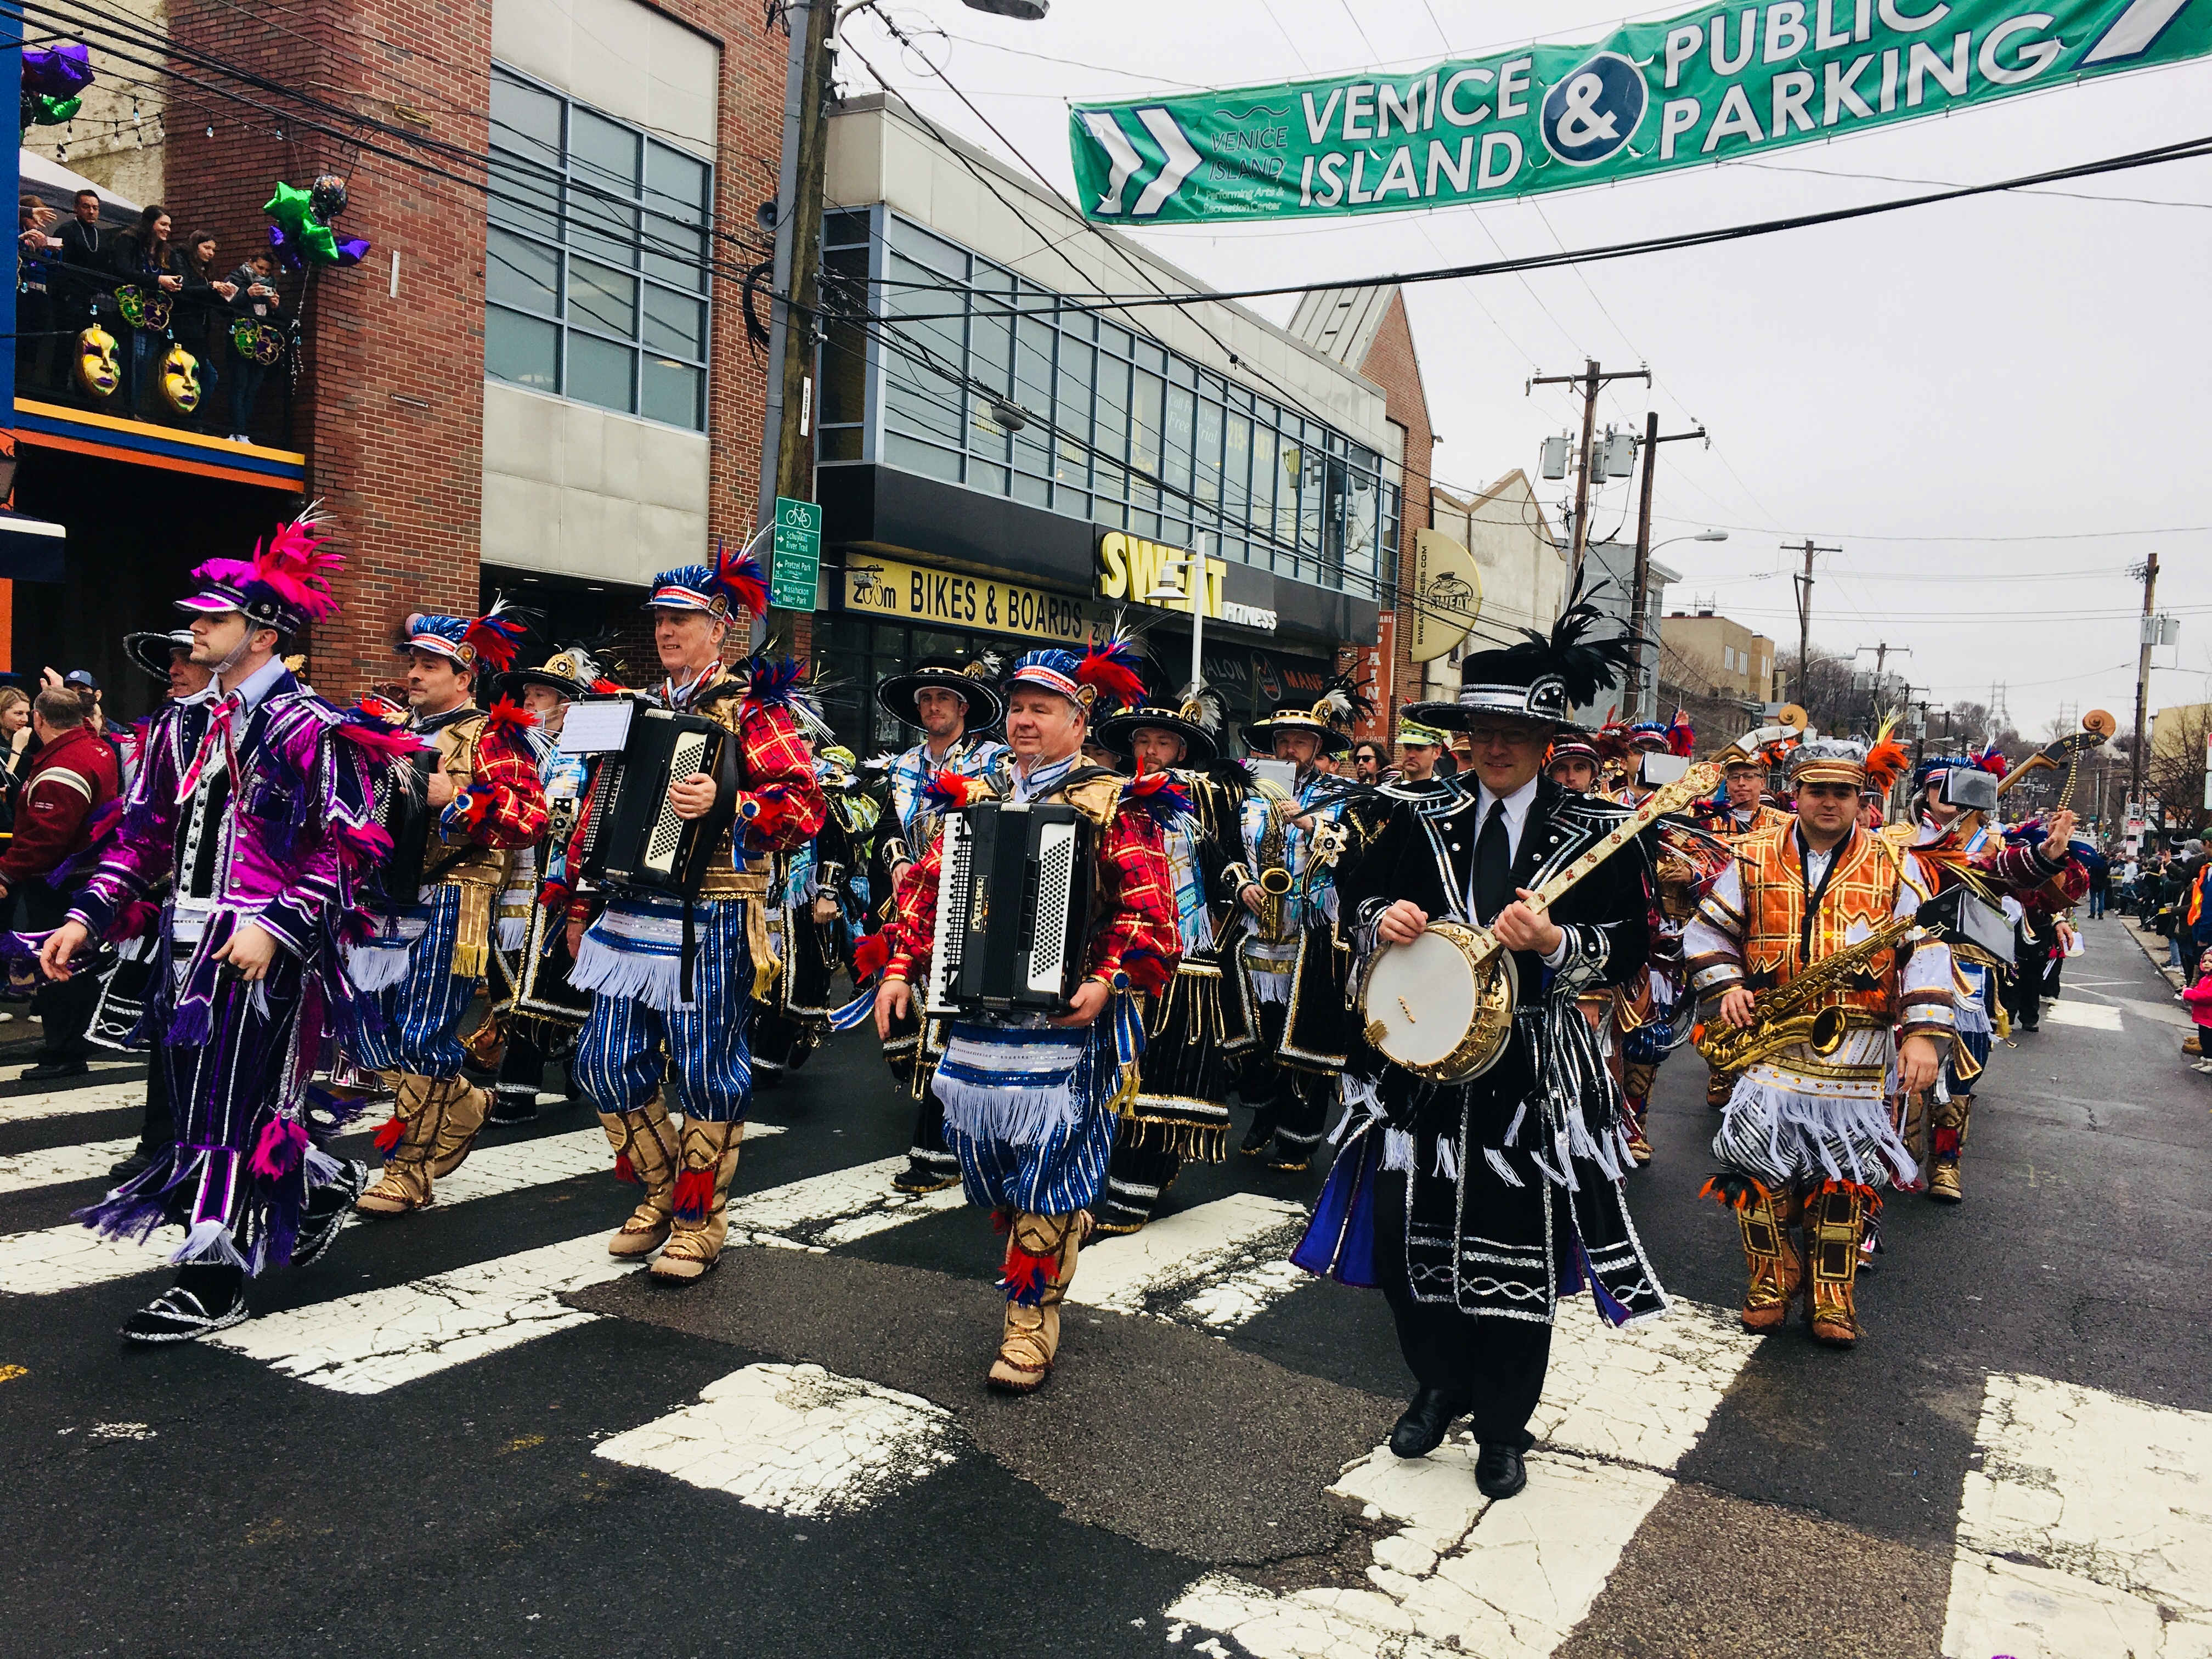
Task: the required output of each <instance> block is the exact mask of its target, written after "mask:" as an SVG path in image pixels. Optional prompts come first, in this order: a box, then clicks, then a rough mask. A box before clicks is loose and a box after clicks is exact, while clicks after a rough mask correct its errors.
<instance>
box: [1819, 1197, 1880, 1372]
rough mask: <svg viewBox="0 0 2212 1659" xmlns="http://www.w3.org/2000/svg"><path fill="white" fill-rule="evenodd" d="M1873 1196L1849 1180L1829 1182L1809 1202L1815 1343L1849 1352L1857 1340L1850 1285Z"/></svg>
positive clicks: (1856, 1268)
mask: <svg viewBox="0 0 2212 1659" xmlns="http://www.w3.org/2000/svg"><path fill="white" fill-rule="evenodd" d="M1873 1197H1874V1193H1873V1190H1872V1189H1871V1188H1866V1187H1861V1186H1858V1185H1857V1184H1856V1183H1854V1182H1849V1181H1830V1182H1823V1183H1822V1184H1821V1186H1820V1190H1818V1191H1817V1192H1814V1193H1809V1194H1807V1195H1806V1198H1805V1254H1806V1257H1807V1259H1808V1265H1809V1266H1810V1267H1811V1270H1812V1272H1811V1278H1812V1282H1813V1300H1812V1305H1811V1307H1810V1308H1809V1309H1808V1316H1809V1317H1810V1319H1811V1321H1812V1325H1813V1340H1814V1341H1815V1342H1822V1343H1826V1345H1827V1346H1830V1347H1832V1348H1848V1347H1851V1346H1856V1345H1857V1342H1858V1340H1859V1316H1858V1308H1857V1304H1854V1303H1853V1301H1852V1299H1851V1283H1852V1280H1853V1279H1855V1278H1856V1277H1857V1274H1858V1269H1859V1239H1860V1237H1861V1236H1862V1235H1863V1234H1864V1232H1865V1231H1866V1224H1867V1209H1868V1205H1869V1201H1870V1200H1872V1199H1873Z"/></svg>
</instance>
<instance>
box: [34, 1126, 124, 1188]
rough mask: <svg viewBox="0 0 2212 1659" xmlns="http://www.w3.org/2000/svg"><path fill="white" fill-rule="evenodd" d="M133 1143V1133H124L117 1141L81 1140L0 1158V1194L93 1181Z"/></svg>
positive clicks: (110, 1167)
mask: <svg viewBox="0 0 2212 1659" xmlns="http://www.w3.org/2000/svg"><path fill="white" fill-rule="evenodd" d="M137 1144H138V1137H137V1136H136V1135H125V1136H124V1137H122V1138H121V1139H118V1140H81V1141H79V1142H77V1143H76V1145H75V1146H49V1147H47V1148H46V1150H45V1151H43V1152H16V1153H14V1154H12V1155H11V1156H9V1157H7V1158H0V1193H21V1192H27V1191H29V1190H30V1189H31V1188H34V1187H58V1186H62V1185H64V1184H65V1183H67V1182H72V1181H96V1180H98V1179H100V1177H101V1176H105V1175H106V1173H107V1172H108V1171H109V1170H112V1169H113V1168H114V1167H115V1164H116V1160H117V1159H118V1158H128V1157H129V1156H130V1155H131V1148H132V1147H133V1146H137Z"/></svg>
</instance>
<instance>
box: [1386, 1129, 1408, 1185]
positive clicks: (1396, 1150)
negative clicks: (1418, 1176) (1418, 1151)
mask: <svg viewBox="0 0 2212 1659" xmlns="http://www.w3.org/2000/svg"><path fill="white" fill-rule="evenodd" d="M1383 1168H1384V1169H1386V1170H1397V1171H1399V1172H1400V1173H1401V1174H1402V1175H1411V1174H1413V1136H1412V1135H1410V1134H1408V1133H1406V1131H1405V1130H1403V1129H1385V1130H1384V1131H1383Z"/></svg>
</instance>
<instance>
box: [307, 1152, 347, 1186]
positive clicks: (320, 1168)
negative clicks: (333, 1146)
mask: <svg viewBox="0 0 2212 1659" xmlns="http://www.w3.org/2000/svg"><path fill="white" fill-rule="evenodd" d="M344 1173H345V1165H344V1164H341V1163H339V1162H338V1161H337V1159H336V1158H332V1157H331V1155H330V1154H329V1153H328V1152H325V1151H324V1150H323V1149H322V1148H321V1147H319V1146H309V1147H308V1148H307V1185H309V1186H310V1187H327V1186H329V1185H330V1184H331V1182H333V1181H336V1180H337V1178H338V1177H339V1176H342V1175H343V1174H344Z"/></svg>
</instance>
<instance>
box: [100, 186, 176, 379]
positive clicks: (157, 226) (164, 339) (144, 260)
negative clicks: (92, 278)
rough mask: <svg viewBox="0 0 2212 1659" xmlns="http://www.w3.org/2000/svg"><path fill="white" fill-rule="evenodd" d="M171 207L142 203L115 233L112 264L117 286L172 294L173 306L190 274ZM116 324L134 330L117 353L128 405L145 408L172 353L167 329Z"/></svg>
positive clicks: (149, 295)
mask: <svg viewBox="0 0 2212 1659" xmlns="http://www.w3.org/2000/svg"><path fill="white" fill-rule="evenodd" d="M169 226H170V221H169V210H168V209H167V208H165V207H163V206H162V205H161V204H160V203H159V202H155V203H154V204H151V205H150V206H148V207H145V208H143V209H141V210H139V214H138V222H137V224H136V225H135V226H133V227H132V228H131V229H129V230H126V231H125V232H124V233H123V234H121V235H120V236H118V237H117V238H116V239H115V253H114V258H113V259H112V261H111V263H110V264H109V269H110V270H112V272H113V273H114V276H115V280H116V283H118V286H126V287H131V288H135V289H137V290H138V292H139V293H140V294H141V295H143V297H144V298H145V300H146V301H147V303H148V304H149V305H150V304H152V303H153V302H154V301H155V300H157V299H159V298H161V297H163V296H167V298H168V300H169V301H171V303H172V307H173V305H174V302H175V301H176V298H177V296H178V295H179V294H180V293H181V292H183V290H184V286H185V279H184V276H183V274H182V272H181V271H180V270H179V265H180V264H181V258H180V251H179V249H178V248H176V247H175V246H173V245H172V244H171V242H170V240H169ZM118 327H119V328H122V329H123V331H124V332H125V333H127V334H129V335H130V336H131V337H130V338H129V339H128V340H124V341H119V342H118V343H120V344H121V345H122V347H123V350H122V351H121V352H120V353H118V356H121V358H122V359H123V394H124V406H125V408H127V409H128V410H130V411H131V413H132V414H134V415H137V414H142V413H143V410H141V409H140V408H139V399H140V398H141V396H142V395H143V393H144V392H145V389H146V387H147V386H149V385H150V384H152V382H153V381H154V380H155V378H156V377H157V376H158V375H159V374H160V372H161V359H162V358H163V357H164V356H167V354H168V331H167V329H166V328H161V329H152V328H131V327H127V326H125V325H123V324H121V323H120V322H119V321H118Z"/></svg>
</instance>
